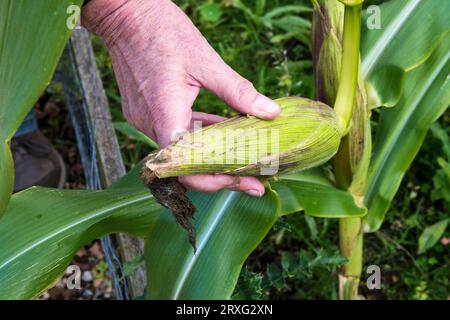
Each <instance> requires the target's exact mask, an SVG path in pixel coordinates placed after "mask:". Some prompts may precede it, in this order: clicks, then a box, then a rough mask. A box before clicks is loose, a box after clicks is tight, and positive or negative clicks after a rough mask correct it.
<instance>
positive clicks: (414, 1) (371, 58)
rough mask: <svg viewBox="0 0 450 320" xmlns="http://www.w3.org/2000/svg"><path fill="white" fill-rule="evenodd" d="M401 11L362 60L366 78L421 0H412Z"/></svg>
mask: <svg viewBox="0 0 450 320" xmlns="http://www.w3.org/2000/svg"><path fill="white" fill-rule="evenodd" d="M410 1H411V2H410V3H408V4H407V5H406V6H405V7H404V8H403V9H402V10H401V12H400V13H399V14H398V15H397V16H396V19H394V20H392V21H391V23H390V25H389V26H387V27H386V28H383V29H384V32H383V35H382V36H381V37H379V38H378V41H377V42H376V43H375V45H374V46H372V49H371V50H370V51H369V53H368V54H367V55H366V56H365V59H364V61H363V62H362V66H361V68H362V71H363V75H364V78H367V75H368V74H369V73H370V72H371V71H372V68H373V66H374V65H375V63H376V62H377V61H378V59H379V58H380V56H381V55H382V53H383V52H384V50H385V48H386V46H387V44H388V43H389V42H391V40H392V39H393V38H394V37H395V35H396V34H397V33H398V32H397V31H398V30H399V29H400V28H401V27H402V26H403V24H404V23H405V22H406V21H407V20H408V18H409V16H410V15H411V14H412V13H413V12H414V9H415V8H416V7H417V5H418V4H419V3H420V0H410Z"/></svg>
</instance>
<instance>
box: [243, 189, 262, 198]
mask: <svg viewBox="0 0 450 320" xmlns="http://www.w3.org/2000/svg"><path fill="white" fill-rule="evenodd" d="M245 193H246V194H248V195H249V196H252V197H258V198H260V197H261V196H262V192H261V191H258V190H254V189H250V190H247V191H245Z"/></svg>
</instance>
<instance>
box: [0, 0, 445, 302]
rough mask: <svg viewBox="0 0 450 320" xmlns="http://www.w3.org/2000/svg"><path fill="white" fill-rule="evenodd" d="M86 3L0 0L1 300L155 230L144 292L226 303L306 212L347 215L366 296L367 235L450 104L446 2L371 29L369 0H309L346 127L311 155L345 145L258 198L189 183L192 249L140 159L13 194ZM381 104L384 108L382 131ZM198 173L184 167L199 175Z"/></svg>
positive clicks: (351, 275) (329, 89)
mask: <svg viewBox="0 0 450 320" xmlns="http://www.w3.org/2000/svg"><path fill="white" fill-rule="evenodd" d="M80 2H81V1H75V0H73V1H71V0H49V1H46V3H45V5H42V3H39V2H37V1H30V0H28V1H27V0H14V1H13V0H6V1H3V2H2V3H1V4H0V24H1V25H2V26H6V27H4V28H3V27H2V28H1V29H0V52H1V56H0V70H1V72H0V172H1V180H0V188H1V189H0V213H1V214H2V217H1V219H0V283H1V284H2V285H1V286H0V298H5V299H11V298H33V297H36V296H38V295H39V294H40V293H41V292H42V291H43V290H45V289H46V288H47V287H48V286H49V285H51V284H52V283H53V282H54V281H55V280H56V279H57V278H58V276H60V275H61V274H62V273H63V271H64V269H65V268H66V267H67V265H68V263H69V262H70V260H71V258H72V257H73V255H74V254H75V253H76V251H77V250H78V249H79V247H80V246H82V245H83V244H85V243H87V242H89V241H92V240H93V239H96V238H98V237H100V236H102V235H105V234H110V233H115V232H127V233H130V234H133V235H137V236H143V237H145V239H146V249H145V260H146V266H147V272H148V290H147V292H148V298H150V299H227V298H230V297H231V294H232V292H233V289H234V286H235V284H236V282H237V279H238V276H239V273H240V270H241V267H242V265H243V263H244V261H245V259H246V258H247V257H248V255H249V254H250V253H251V252H252V251H253V250H254V249H255V248H256V247H257V245H258V244H259V243H260V242H261V241H262V239H263V238H264V237H265V235H266V234H267V232H268V231H269V230H270V228H271V227H272V226H273V224H274V223H275V221H276V220H277V218H278V217H280V216H283V215H288V214H301V213H302V214H305V215H308V216H312V217H317V218H333V219H339V235H340V248H341V253H342V255H344V256H345V257H346V258H347V260H348V261H347V263H346V265H345V267H344V269H343V270H342V272H341V274H340V288H339V291H340V297H341V298H345V299H355V298H357V295H358V292H357V289H358V283H359V278H360V274H361V270H362V263H363V262H362V253H363V251H362V250H363V233H364V232H376V230H377V229H378V228H379V227H380V225H381V224H382V222H383V219H384V215H385V214H386V212H387V210H388V208H389V205H390V202H391V201H392V199H393V198H394V196H395V193H396V191H397V189H398V187H399V184H400V182H401V180H402V177H403V176H404V174H405V172H406V170H407V169H408V167H409V165H410V164H411V162H412V160H413V159H414V157H415V155H416V154H417V152H418V150H419V148H420V145H421V143H422V142H423V140H424V137H425V134H426V132H427V130H428V129H429V128H430V126H431V125H432V123H433V122H434V121H435V120H436V119H437V118H438V117H439V116H440V115H441V114H442V113H443V112H444V111H445V110H446V109H447V107H448V105H449V103H450V82H449V81H448V75H449V74H450V62H449V58H450V22H449V21H448V19H447V17H446V12H449V10H450V3H449V2H448V1H447V0H408V1H406V0H392V1H389V2H387V3H385V4H383V5H381V6H380V7H379V10H380V16H381V28H379V29H372V28H370V26H369V24H367V23H365V22H366V21H368V19H369V18H370V15H371V11H367V12H366V13H364V12H362V1H357V0H353V1H351V0H342V1H340V2H339V1H337V0H313V7H314V15H313V16H314V18H313V57H314V66H315V77H316V91H317V99H318V100H320V101H322V102H323V103H325V104H327V105H329V106H333V107H334V111H332V110H331V111H332V112H334V116H333V117H335V119H336V127H337V128H339V129H338V130H337V132H339V138H341V137H342V140H341V141H340V145H339V149H337V148H338V144H339V143H338V142H339V141H337V143H336V144H333V146H332V147H331V148H328V149H327V151H329V152H327V153H326V154H325V155H323V157H320V159H319V160H318V161H316V162H314V161H313V162H314V163H315V164H319V163H322V162H323V161H325V160H326V159H328V158H329V157H330V156H332V155H333V154H334V153H335V152H336V151H337V153H336V155H335V156H334V157H333V159H332V161H331V162H332V171H331V172H330V170H328V169H329V168H328V167H329V166H327V165H322V166H318V167H315V168H312V169H308V170H303V171H300V172H293V173H283V174H282V175H279V176H277V177H275V178H273V179H268V180H267V181H266V186H267V188H266V190H267V191H266V193H265V195H264V196H263V197H262V198H259V199H255V198H251V197H249V196H247V195H244V194H240V193H236V192H232V191H228V190H223V191H220V192H217V193H215V194H212V195H206V194H201V193H195V192H190V193H188V197H189V199H190V201H192V203H193V205H194V206H195V207H196V208H197V211H196V219H195V220H194V222H193V224H194V225H193V227H194V229H195V230H196V248H197V251H196V253H195V254H194V253H193V251H192V249H191V248H190V245H189V242H188V241H187V237H186V234H185V233H184V232H181V231H180V230H181V229H180V226H179V225H177V224H176V222H175V219H174V218H173V216H172V215H171V214H170V213H169V212H168V209H165V208H164V207H163V206H161V205H160V204H158V202H157V201H156V199H155V198H154V197H153V196H152V195H151V194H150V193H149V192H148V189H147V188H146V187H145V186H144V184H142V183H141V181H140V179H139V170H140V168H136V169H135V170H133V171H131V172H130V173H129V174H127V175H126V176H125V177H124V178H123V179H122V180H120V181H119V182H117V183H116V184H115V185H113V186H112V187H110V188H108V189H106V190H103V191H89V190H56V189H48V188H40V187H33V188H30V189H28V190H25V191H23V192H20V193H17V194H14V195H13V196H12V197H11V196H10V194H11V190H12V183H13V168H12V159H11V156H10V151H9V141H10V139H11V137H12V135H13V133H14V131H15V130H16V129H17V127H18V126H19V124H20V122H21V120H22V119H23V118H24V117H25V115H26V114H27V112H28V110H29V109H30V107H31V105H32V104H33V102H34V101H36V99H37V98H38V96H39V94H40V93H41V91H42V90H43V88H44V87H45V85H46V84H47V83H48V81H49V79H50V77H51V75H52V73H53V70H54V68H55V66H56V63H57V61H58V58H59V56H60V54H61V52H62V49H63V47H64V44H65V42H66V41H67V39H68V37H69V30H68V29H67V28H66V17H67V15H66V8H67V7H68V6H69V5H71V4H75V5H79V4H80ZM45 16H51V17H52V18H51V19H50V18H49V19H42V17H45ZM361 16H362V18H361ZM361 22H362V23H361ZM23 24H26V28H24V27H23ZM17 30H20V32H17ZM36 34H39V35H41V37H36ZM42 35H45V36H42ZM18 38H19V40H20V41H18ZM360 44H361V45H360ZM36 70H38V71H39V72H37V71H36ZM323 103H320V102H313V103H311V105H316V106H319V105H323ZM325 107H326V106H325ZM379 107H382V108H379ZM326 108H328V107H326ZM376 108H379V109H376ZM327 110H328V109H327ZM371 113H374V114H377V117H378V119H377V120H378V122H377V125H376V126H375V127H374V128H371V123H370V119H371V118H370V117H371ZM233 121H236V120H233ZM281 121H282V119H281ZM237 122H239V121H237ZM237 125H239V123H238V124H237ZM264 125H269V126H270V123H269V124H267V123H265V124H264ZM296 130H298V132H297V133H295V130H294V136H295V135H297V136H301V132H302V128H301V124H299V125H298V128H297V129H296ZM372 131H374V132H375V136H374V142H373V146H372V138H371V134H372ZM337 140H339V139H337ZM314 147H316V145H312V146H311V149H312V152H313V153H314ZM291 151H292V150H289V152H291ZM294 152H295V150H294ZM315 155H317V153H314V154H313V155H312V156H311V157H313V156H315ZM308 159H309V158H308ZM171 168H172V169H173V167H171ZM180 168H182V169H183V170H185V169H186V167H183V166H182V165H181V166H179V165H178V166H176V170H175V171H174V172H172V174H170V175H168V176H176V175H179V174H180V172H179V169H180ZM153 169H155V167H153ZM188 169H192V171H189V170H188V171H187V172H185V171H183V173H193V172H194V170H193V168H188ZM301 169H304V168H301ZM211 171H212V172H222V171H226V170H223V168H222V169H214V170H211V169H208V172H211ZM246 174H248V172H246Z"/></svg>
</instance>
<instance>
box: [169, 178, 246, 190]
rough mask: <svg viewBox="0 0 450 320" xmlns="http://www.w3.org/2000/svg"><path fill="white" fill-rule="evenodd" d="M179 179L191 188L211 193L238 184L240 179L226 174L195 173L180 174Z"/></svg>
mask: <svg viewBox="0 0 450 320" xmlns="http://www.w3.org/2000/svg"><path fill="white" fill-rule="evenodd" d="M178 180H179V181H180V182H181V183H182V184H183V185H184V186H185V187H186V188H188V189H190V190H194V191H200V192H208V193H209V192H216V191H219V190H220V189H223V188H232V187H234V186H237V185H239V180H240V179H239V177H233V176H229V175H226V174H217V175H212V174H195V175H188V176H180V177H178Z"/></svg>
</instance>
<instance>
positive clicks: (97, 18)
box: [82, 0, 279, 196]
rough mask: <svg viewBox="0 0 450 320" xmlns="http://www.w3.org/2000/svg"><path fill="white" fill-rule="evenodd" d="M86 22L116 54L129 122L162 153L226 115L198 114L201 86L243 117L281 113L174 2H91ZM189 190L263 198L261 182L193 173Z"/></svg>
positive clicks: (188, 179)
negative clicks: (196, 127)
mask: <svg viewBox="0 0 450 320" xmlns="http://www.w3.org/2000/svg"><path fill="white" fill-rule="evenodd" d="M82 24H83V25H84V26H85V27H86V28H87V29H89V30H90V31H92V32H94V33H96V34H98V35H100V36H102V37H103V40H104V42H105V44H106V46H107V47H108V50H109V52H110V54H111V57H112V61H113V66H114V71H115V74H116V77H117V81H118V83H119V88H120V93H121V96H122V108H123V113H124V116H125V117H126V119H127V120H128V121H129V122H130V123H132V124H133V125H134V126H135V127H136V128H137V129H139V130H141V131H142V132H144V133H145V134H147V135H148V136H150V137H151V138H153V139H155V140H156V141H157V142H158V143H159V145H160V146H161V147H165V146H167V145H168V144H170V143H171V142H172V141H173V140H174V139H175V138H176V136H177V135H178V134H180V133H182V132H186V131H187V130H189V128H190V127H191V122H192V120H200V121H203V125H208V124H212V123H215V122H218V121H221V120H223V118H222V117H219V116H215V115H209V114H205V113H198V112H192V110H191V107H192V104H193V102H194V100H195V99H196V97H197V95H198V94H199V91H200V88H206V89H208V90H210V91H211V92H213V93H214V94H216V95H217V96H218V97H219V98H220V99H222V100H223V101H224V102H226V103H227V104H228V105H229V106H231V107H232V108H234V109H235V110H237V111H239V112H240V113H243V114H250V115H254V116H257V117H260V118H263V119H271V118H274V117H276V116H277V115H278V113H279V107H278V106H277V104H276V103H274V102H273V101H272V100H270V99H269V98H267V97H265V96H263V95H261V94H260V93H258V92H257V91H256V90H255V88H254V87H253V85H252V84H251V83H250V82H249V81H248V80H246V79H244V78H242V77H241V76H240V75H239V74H237V73H236V72H235V71H234V70H232V69H231V68H230V67H229V66H228V65H227V64H225V62H224V61H223V60H222V59H221V58H220V56H219V55H218V54H217V53H216V52H215V51H214V49H213V48H212V47H211V46H210V45H209V44H208V42H207V41H206V39H205V38H204V37H203V36H202V35H201V33H200V32H199V31H198V29H197V28H196V27H195V26H194V25H193V24H192V22H191V21H190V20H189V18H188V17H187V16H186V15H185V14H184V13H183V12H182V11H181V10H180V9H179V8H178V7H177V6H176V5H175V4H174V3H172V2H171V1H169V0H92V1H90V2H89V3H88V4H87V5H86V6H85V7H84V8H83V11H82ZM179 179H180V181H181V182H182V183H183V184H184V185H185V186H187V187H188V188H190V189H194V190H198V191H203V192H215V191H217V190H219V189H221V188H229V189H232V190H236V191H244V192H246V193H248V194H250V195H253V196H261V195H262V194H263V193H264V186H263V184H262V183H261V182H260V181H259V180H258V179H256V178H254V177H241V178H238V177H232V176H228V175H191V176H183V177H180V178H179Z"/></svg>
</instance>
